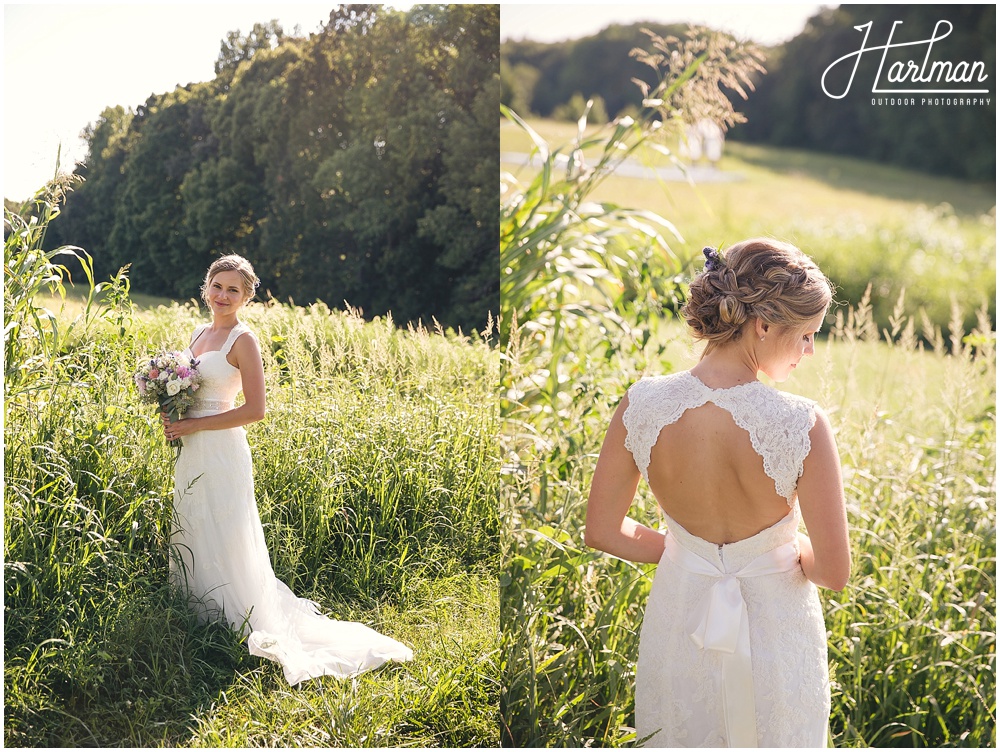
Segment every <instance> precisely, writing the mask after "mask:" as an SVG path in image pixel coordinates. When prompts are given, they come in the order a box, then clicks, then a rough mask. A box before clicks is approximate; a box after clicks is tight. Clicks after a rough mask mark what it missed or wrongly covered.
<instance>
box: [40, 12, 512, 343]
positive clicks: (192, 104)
mask: <svg viewBox="0 0 1000 752" xmlns="http://www.w3.org/2000/svg"><path fill="white" fill-rule="evenodd" d="M498 40H499V9H498V6H495V5H492V6H490V5H433V6H432V5H417V6H414V7H413V8H412V9H411V10H410V11H408V12H402V11H395V10H392V9H390V8H386V7H384V6H379V5H343V6H337V8H336V9H335V10H334V11H332V12H331V14H330V18H329V20H328V22H326V23H325V24H324V25H323V26H322V28H321V30H320V31H318V32H317V33H314V34H310V35H309V36H308V37H301V36H293V35H289V34H286V33H285V31H284V30H283V29H282V28H281V27H280V25H279V24H277V23H276V22H274V21H272V22H270V23H263V24H255V25H254V27H253V29H252V30H251V31H250V32H249V33H247V34H242V33H240V32H231V33H230V34H228V35H227V38H226V39H225V40H224V41H223V43H222V45H221V51H220V53H219V57H218V60H217V61H216V64H215V74H216V75H215V78H214V79H213V80H211V81H207V82H204V83H193V84H189V85H187V86H182V87H178V88H177V89H175V90H174V91H171V92H167V93H164V94H158V95H153V96H150V97H149V98H148V99H147V100H146V102H145V103H143V104H142V105H140V106H138V107H137V108H135V110H134V111H132V110H130V109H125V108H122V107H109V108H107V109H105V110H104V112H102V113H101V116H100V118H99V119H98V120H97V122H96V123H93V124H91V125H90V126H89V127H88V128H87V129H86V132H85V134H84V135H85V138H86V140H87V143H88V147H89V149H88V156H87V158H86V160H85V162H84V163H82V164H80V165H78V166H77V169H76V172H77V174H78V175H79V176H80V177H82V178H83V182H81V183H80V184H79V185H77V186H76V188H75V190H74V191H73V192H71V193H70V195H69V196H68V198H67V201H66V204H65V207H64V208H63V211H62V214H61V215H60V216H59V217H58V219H57V220H56V221H55V222H53V224H52V226H51V227H50V230H49V237H48V239H47V246H49V247H55V246H57V245H61V244H73V245H78V246H81V247H83V248H85V249H86V250H87V251H88V252H89V253H91V254H92V256H93V259H94V269H95V274H96V275H97V276H98V277H107V276H108V275H112V274H114V273H115V272H116V271H117V270H118V269H119V268H120V267H122V266H125V265H131V268H130V277H131V280H132V288H133V290H135V291H138V292H145V293H150V294H155V295H164V296H171V297H177V298H188V297H193V296H196V295H197V294H198V288H199V286H200V284H201V282H202V276H203V274H204V271H205V269H206V268H207V266H208V265H209V264H210V263H211V261H212V259H213V258H214V257H216V256H217V255H219V254H221V253H226V252H235V253H239V254H242V255H244V256H246V257H247V258H248V259H249V260H250V261H251V262H252V263H253V264H254V266H255V267H256V269H257V272H258V275H259V276H260V277H261V282H262V284H261V292H262V293H263V296H264V297H267V296H272V297H274V298H277V299H280V300H289V299H291V300H293V301H294V302H296V303H300V304H308V303H311V302H314V301H317V300H321V301H324V302H326V303H328V304H329V305H332V306H340V305H343V304H344V303H347V304H349V305H350V306H352V307H354V308H360V309H361V310H362V311H363V312H364V314H365V315H368V316H371V315H384V314H386V313H390V312H391V314H392V315H393V318H394V319H395V320H396V321H399V322H404V321H417V320H422V321H423V322H424V323H425V324H431V321H432V319H433V320H436V321H437V322H439V323H441V324H443V325H446V326H454V327H462V328H463V329H464V330H465V331H471V330H472V329H477V330H480V331H482V330H483V329H484V328H485V326H486V321H487V319H488V317H489V315H490V314H491V313H492V315H493V316H495V315H496V313H497V311H498V310H499V293H498V288H497V277H496V257H497V252H498V240H497V230H496V228H497V224H498V221H499V216H498V212H499V208H498V199H497V195H498V194H497V191H498V187H497V182H496V159H497V153H498V151H499V131H498V128H497V119H496V118H497V109H496V108H497V101H498V99H499V43H498Z"/></svg>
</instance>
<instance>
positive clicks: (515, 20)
mask: <svg viewBox="0 0 1000 752" xmlns="http://www.w3.org/2000/svg"><path fill="white" fill-rule="evenodd" d="M834 4H835V3H834ZM821 7H822V6H821V5H820V4H818V3H805V2H784V3H745V4H742V5H740V4H737V3H722V2H711V1H704V0H703V2H699V3H669V2H659V3H622V4H616V3H593V4H591V3H573V4H570V3H553V4H546V3H539V4H527V3H510V4H508V3H502V4H501V6H500V29H501V31H500V36H501V39H515V40H521V39H533V40H535V41H537V42H560V41H565V40H567V39H579V38H580V37H583V36H587V35H589V34H593V33H595V32H597V31H600V30H601V29H603V28H605V27H607V26H609V25H611V24H613V23H618V24H631V23H635V22H638V21H661V22H663V23H677V22H680V23H698V24H703V25H705V26H710V27H712V28H714V29H719V30H720V31H728V32H730V33H731V34H733V35H735V36H737V37H740V38H746V39H752V40H753V41H755V42H758V43H760V44H767V45H769V44H778V43H780V42H784V41H787V40H789V39H791V38H792V37H794V36H795V35H796V34H798V33H799V32H800V31H802V29H803V28H804V26H805V22H806V20H807V19H808V18H810V17H811V16H813V15H815V14H816V12H817V11H818V10H819V9H820V8H821ZM570 8H572V11H570V10H569V9H570Z"/></svg>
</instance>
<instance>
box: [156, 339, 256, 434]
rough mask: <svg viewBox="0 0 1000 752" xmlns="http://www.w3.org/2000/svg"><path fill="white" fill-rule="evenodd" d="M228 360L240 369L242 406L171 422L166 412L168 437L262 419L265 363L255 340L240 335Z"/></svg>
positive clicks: (162, 416)
mask: <svg viewBox="0 0 1000 752" xmlns="http://www.w3.org/2000/svg"><path fill="white" fill-rule="evenodd" d="M227 357H228V358H230V359H231V361H235V363H234V365H235V366H236V367H237V368H239V369H240V378H241V379H242V381H243V399H244V402H243V404H242V405H240V406H239V407H236V408H233V409H232V410H226V411H225V412H223V413H216V414H215V415H206V416H204V417H201V418H183V419H181V420H178V421H177V422H173V423H172V422H171V421H170V418H169V417H168V416H167V414H166V413H162V412H161V413H160V417H161V419H162V420H163V430H164V433H165V434H167V437H168V438H180V437H182V436H187V435H188V434H192V433H194V432H195V431H217V430H220V429H223V428H237V427H238V426H245V425H247V424H249V423H255V422H256V421H258V420H263V418H264V415H265V413H266V411H267V409H266V401H265V397H264V364H263V362H262V360H261V357H260V347H259V346H258V345H257V340H256V339H255V338H254V337H253V336H250V335H248V334H241V335H240V336H239V337H237V338H236V341H235V342H234V343H233V347H232V349H231V350H230V351H229V355H228V356H227Z"/></svg>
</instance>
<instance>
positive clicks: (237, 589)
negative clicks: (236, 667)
mask: <svg viewBox="0 0 1000 752" xmlns="http://www.w3.org/2000/svg"><path fill="white" fill-rule="evenodd" d="M207 326H208V325H207V324H206V325H203V326H202V327H199V328H198V329H197V330H196V331H195V334H194V335H193V336H192V343H193V342H194V340H195V339H196V338H197V336H198V334H199V333H200V332H201V331H202V330H203V329H204V328H205V327H207ZM241 334H249V335H250V336H254V335H253V333H252V332H251V331H250V330H249V329H248V328H247V327H246V326H244V325H243V324H242V323H240V324H237V325H236V327H234V328H233V330H232V332H230V334H229V338H228V339H227V340H226V342H225V344H224V345H223V346H222V348H221V349H219V350H215V351H211V352H206V353H204V354H203V355H202V356H201V357H200V358H199V366H198V367H199V370H200V371H201V374H202V385H201V387H200V388H199V389H198V391H197V392H196V393H195V396H196V403H195V405H194V407H193V408H192V409H191V410H190V411H189V412H188V413H187V415H186V416H185V417H199V416H203V415H210V414H212V413H217V412H222V411H225V410H229V409H232V407H233V399H234V398H235V397H236V395H237V394H238V393H239V391H240V390H241V388H242V381H241V379H240V371H239V369H237V368H234V367H233V366H232V365H230V363H229V361H228V360H227V358H226V356H227V354H228V353H229V350H230V348H232V346H233V343H234V342H235V341H236V339H237V338H238V337H239V336H240V335H241ZM174 486H175V487H174V527H173V530H172V534H171V546H172V554H171V562H170V571H171V576H172V578H173V580H174V582H175V583H177V584H178V585H179V586H181V587H184V588H186V590H187V592H188V593H189V594H190V596H191V603H192V607H193V608H195V609H196V610H197V611H198V614H199V616H200V617H201V618H203V619H205V620H209V619H216V618H220V617H223V618H225V620H226V621H228V622H229V624H230V625H231V626H232V627H233V628H234V629H236V630H238V631H244V630H246V631H248V632H249V635H248V638H247V642H248V646H249V649H250V652H251V653H252V654H253V655H258V656H261V657H264V658H268V659H270V660H273V661H277V662H279V663H280V664H281V667H282V669H283V671H284V674H285V678H286V679H287V680H288V683H289V684H293V685H294V684H298V683H299V682H301V681H304V680H306V679H309V678H313V677H317V676H323V675H332V676H336V677H348V676H352V675H354V674H357V673H359V672H361V671H366V670H368V669H371V668H375V667H376V666H379V665H381V664H382V663H384V662H385V661H388V660H397V661H406V660H410V659H411V658H412V657H413V653H412V651H411V650H410V648H408V647H406V646H405V645H403V644H402V643H400V642H397V641H396V640H394V639H392V638H390V637H386V636H384V635H382V634H379V633H378V632H376V631H375V630H373V629H371V628H369V627H367V626H365V625H363V624H358V623H355V622H347V621H335V620H333V619H328V618H327V617H325V616H323V615H321V614H320V613H319V610H318V607H317V605H316V604H315V603H314V602H312V601H310V600H307V599H305V598H298V597H296V596H295V595H294V594H293V593H292V591H291V590H289V589H288V587H287V586H286V585H285V583H283V582H281V581H280V580H278V579H277V578H276V577H275V576H274V570H273V569H272V568H271V560H270V557H269V555H268V552H267V545H266V543H265V541H264V531H263V528H262V527H261V523H260V516H259V514H258V512H257V503H256V499H255V496H254V485H253V466H252V464H251V460H250V447H249V445H248V444H247V439H246V431H245V430H244V429H243V428H228V429H224V430H216V431H198V432H196V433H193V434H190V435H188V436H185V437H184V439H183V447H182V449H181V453H180V457H179V458H178V460H177V465H176V468H175V474H174Z"/></svg>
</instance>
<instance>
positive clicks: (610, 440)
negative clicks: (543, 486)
mask: <svg viewBox="0 0 1000 752" xmlns="http://www.w3.org/2000/svg"><path fill="white" fill-rule="evenodd" d="M626 407H628V395H626V396H625V399H623V400H622V403H621V404H620V405H619V406H618V409H617V410H616V411H615V415H614V417H613V418H612V419H611V425H610V426H609V427H608V432H607V434H606V435H605V437H604V445H603V446H602V447H601V455H600V457H598V459H597V468H596V469H595V470H594V479H593V481H591V484H590V497H589V498H588V499H587V523H586V524H587V527H586V531H585V532H584V542H585V543H586V544H587V545H588V546H590V547H591V548H596V549H598V550H600V551H605V552H607V553H609V554H611V555H612V556H617V557H618V558H620V559H626V560H628V561H636V562H645V563H650V564H655V563H657V562H658V561H659V560H660V557H662V556H663V543H664V537H665V536H664V534H663V533H661V532H659V531H657V530H653V529H652V528H649V527H646V526H645V525H640V524H639V523H638V522H636V521H635V520H633V519H631V518H629V517H628V510H629V507H630V506H631V505H632V499H633V498H634V497H635V490H636V488H637V487H638V485H639V477H640V476H639V468H637V467H636V465H635V460H634V459H632V453H631V452H630V451H629V450H628V449H626V448H625V435H626V431H625V424H624V423H623V422H622V414H623V413H624V412H625V408H626Z"/></svg>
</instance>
